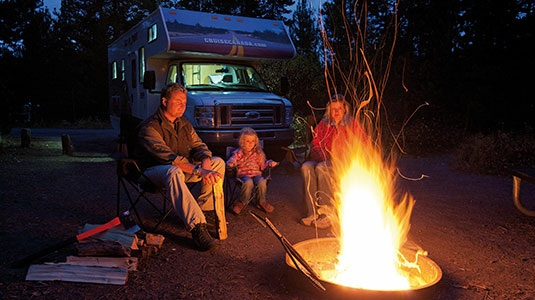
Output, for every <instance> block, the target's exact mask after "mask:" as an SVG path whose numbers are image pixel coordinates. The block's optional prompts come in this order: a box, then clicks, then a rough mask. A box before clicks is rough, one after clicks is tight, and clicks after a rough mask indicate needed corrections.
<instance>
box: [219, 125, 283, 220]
mask: <svg viewBox="0 0 535 300" xmlns="http://www.w3.org/2000/svg"><path fill="white" fill-rule="evenodd" d="M239 144H240V147H239V148H238V149H236V150H235V151H234V152H233V153H232V155H231V156H230V158H229V159H228V161H227V166H228V167H231V168H236V169H237V177H238V180H240V181H241V182H242V185H241V191H240V199H239V200H238V201H237V202H236V203H235V204H234V206H233V207H232V211H234V213H235V214H237V215H238V214H240V212H241V211H242V210H243V208H244V207H246V206H247V204H248V203H249V201H251V200H252V199H251V195H252V192H253V188H254V186H256V187H257V191H258V193H257V207H258V208H261V209H263V210H264V211H265V212H268V213H270V212H273V211H274V210H275V208H274V207H273V205H271V204H269V203H268V202H267V201H266V190H267V182H266V179H265V178H264V177H263V176H262V171H263V170H264V169H266V168H267V167H274V166H276V165H277V164H278V163H277V162H275V161H273V160H271V159H270V160H266V155H265V153H264V151H263V150H262V147H260V140H259V139H258V135H256V132H255V131H254V129H252V128H249V127H245V128H243V129H242V130H241V134H240V141H239Z"/></svg>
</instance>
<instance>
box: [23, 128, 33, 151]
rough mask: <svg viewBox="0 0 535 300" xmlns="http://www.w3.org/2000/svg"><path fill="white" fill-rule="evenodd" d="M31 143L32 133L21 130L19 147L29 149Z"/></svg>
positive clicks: (29, 130)
mask: <svg viewBox="0 0 535 300" xmlns="http://www.w3.org/2000/svg"><path fill="white" fill-rule="evenodd" d="M31 142H32V131H31V129H30V128H22V129H21V130H20V146H21V147H22V148H28V147H30V145H31Z"/></svg>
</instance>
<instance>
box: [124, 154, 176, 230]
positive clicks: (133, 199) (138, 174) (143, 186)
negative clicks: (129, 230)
mask: <svg viewBox="0 0 535 300" xmlns="http://www.w3.org/2000/svg"><path fill="white" fill-rule="evenodd" d="M121 191H123V192H124V194H125V195H126V198H127V199H128V203H129V210H130V211H132V212H133V213H134V215H135V217H136V219H137V224H138V225H139V226H140V227H141V228H143V230H145V231H149V232H154V231H156V230H157V229H158V227H159V226H160V224H161V223H162V222H163V221H164V220H165V219H166V218H167V216H168V215H169V214H170V213H171V212H172V210H173V203H172V202H171V200H170V199H169V198H168V197H167V195H166V191H165V189H163V188H159V187H157V186H156V185H155V184H154V183H153V182H152V181H151V180H150V179H149V178H148V177H147V176H145V175H144V174H143V172H142V171H141V169H140V168H139V166H138V164H137V162H136V160H135V159H131V158H127V157H124V158H119V159H117V214H119V213H120V212H121V211H122V210H121ZM133 193H136V194H137V195H133ZM150 194H156V195H158V196H160V197H158V198H160V199H154V198H155V197H152V196H151V195H150ZM141 201H143V202H145V203H147V204H149V206H150V207H152V209H153V210H154V211H155V212H156V213H157V217H156V224H155V225H153V226H152V227H148V226H147V224H146V222H145V221H144V218H142V217H141V215H140V213H139V209H138V208H139V204H140V202H141Z"/></svg>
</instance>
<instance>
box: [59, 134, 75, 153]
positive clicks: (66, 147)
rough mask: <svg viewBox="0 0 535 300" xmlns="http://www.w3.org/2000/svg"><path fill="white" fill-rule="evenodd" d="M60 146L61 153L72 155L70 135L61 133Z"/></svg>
mask: <svg viewBox="0 0 535 300" xmlns="http://www.w3.org/2000/svg"><path fill="white" fill-rule="evenodd" d="M61 148H62V151H63V154H65V155H68V156H72V152H73V150H72V143H71V137H70V136H69V135H68V134H62V135H61Z"/></svg>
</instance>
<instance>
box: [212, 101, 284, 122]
mask: <svg viewBox="0 0 535 300" xmlns="http://www.w3.org/2000/svg"><path fill="white" fill-rule="evenodd" d="M217 115H218V116H219V122H218V123H219V124H218V125H219V126H220V127H222V128H242V127H245V126H251V127H253V126H254V127H262V126H266V127H267V126H270V127H273V126H283V125H284V108H283V106H282V105H258V104H257V105H236V104H234V105H220V106H218V114H217Z"/></svg>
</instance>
